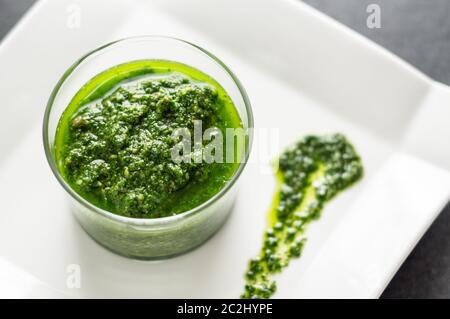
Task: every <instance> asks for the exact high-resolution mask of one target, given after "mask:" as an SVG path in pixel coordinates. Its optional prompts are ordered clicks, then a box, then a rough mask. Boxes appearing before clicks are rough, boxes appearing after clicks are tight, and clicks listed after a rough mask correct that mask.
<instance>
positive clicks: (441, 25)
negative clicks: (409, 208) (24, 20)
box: [0, 0, 450, 298]
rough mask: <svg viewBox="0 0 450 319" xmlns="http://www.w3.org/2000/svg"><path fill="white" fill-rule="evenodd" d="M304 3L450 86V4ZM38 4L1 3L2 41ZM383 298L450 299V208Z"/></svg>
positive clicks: (388, 0) (441, 0)
mask: <svg viewBox="0 0 450 319" xmlns="http://www.w3.org/2000/svg"><path fill="white" fill-rule="evenodd" d="M54 1H57V0H54ZM304 1H305V2H306V3H308V4H310V5H312V6H313V7H315V8H317V9H319V10H321V11H323V12H325V13H326V14H328V15H330V16H331V17H333V18H335V19H337V20H339V21H340V22H342V23H344V24H346V25H347V26H349V27H351V28H352V29H354V30H356V31H358V32H360V33H362V34H363V35H365V36H367V37H368V38H370V39H372V40H374V41H375V42H377V43H379V44H381V45H382V46H384V47H386V48H387V49H389V50H390V51H392V52H394V53H395V54H397V55H399V56H400V57H402V58H403V59H405V60H406V61H408V62H410V63H411V64H413V65H414V66H416V67H417V68H418V69H420V70H422V71H423V72H424V73H426V74H428V75H429V76H431V77H432V78H434V79H436V80H438V81H441V82H443V83H446V84H449V85H450V1H449V0H304ZM34 2H35V0H0V39H1V38H3V37H4V35H5V34H6V33H7V32H8V31H9V30H10V28H11V27H12V26H13V25H14V24H15V23H16V22H17V20H18V19H19V18H20V17H21V16H22V15H23V13H24V12H25V11H26V10H27V9H28V8H29V7H30V6H31V4H32V3H34ZM371 3H376V4H379V5H380V7H381V28H380V29H369V28H368V27H367V25H366V19H367V15H368V14H367V13H366V8H367V6H368V4H371ZM280 18H282V17H280ZM449 107H450V106H449ZM442 147H444V146H442ZM449 151H450V150H449ZM382 298H450V204H449V205H447V207H446V208H445V209H444V210H443V211H442V213H441V214H440V216H439V218H438V219H437V220H436V221H435V222H434V223H433V225H432V226H431V228H430V229H429V230H428V232H427V233H426V235H425V236H424V237H423V239H422V240H421V241H420V243H419V244H418V245H417V247H416V248H415V249H414V251H413V252H412V253H411V255H410V256H409V257H408V259H407V260H406V261H405V263H404V264H403V266H402V267H401V269H400V270H399V271H398V273H397V275H396V276H395V277H394V279H393V280H392V282H391V283H390V284H389V286H388V287H387V289H386V290H385V292H384V293H383V295H382Z"/></svg>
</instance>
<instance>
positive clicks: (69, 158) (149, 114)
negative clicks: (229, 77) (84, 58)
mask: <svg viewBox="0 0 450 319" xmlns="http://www.w3.org/2000/svg"><path fill="white" fill-rule="evenodd" d="M195 120H201V121H202V125H203V130H205V129H207V128H210V127H217V128H219V129H220V130H221V131H222V132H225V128H241V127H242V122H241V119H240V117H239V114H238V112H237V110H236V108H235V106H234V104H233V102H232V100H231V99H230V97H229V96H228V95H227V93H226V92H225V90H224V89H223V88H222V87H221V86H220V85H219V84H218V83H217V82H216V81H215V80H213V79H212V78H211V77H209V76H208V75H206V74H204V73H202V72H200V71H199V70H197V69H194V68H192V67H189V66H187V65H184V64H180V63H177V62H172V61H163V60H140V61H133V62H129V63H125V64H122V65H118V66H116V67H114V68H111V69H108V70H106V71H104V72H102V73H101V74H99V75H97V76H95V77H94V78H93V79H92V80H90V81H89V82H88V83H86V84H85V85H84V86H83V87H82V88H81V89H80V90H79V91H78V93H77V94H76V95H75V96H74V98H73V99H72V101H71V102H70V104H69V105H68V106H67V108H66V110H65V111H64V113H63V115H62V116H61V119H60V121H59V124H58V128H57V131H56V139H55V145H54V151H55V156H56V160H57V165H58V168H59V171H60V172H61V174H62V176H63V177H64V179H65V180H66V181H67V182H68V183H69V185H70V186H71V187H72V188H73V189H74V190H75V191H76V192H77V193H78V194H80V195H81V196H82V197H83V198H85V199H86V200H88V201H89V202H91V203H92V204H94V205H96V206H98V207H101V208H103V209H105V210H108V211H110V212H112V213H115V214H119V215H124V216H129V217H136V218H157V217H165V216H170V215H175V214H179V213H181V212H185V211H187V210H190V209H192V208H195V207H197V206H198V205H200V204H202V203H204V202H205V201H207V200H208V199H210V198H211V197H212V196H214V195H215V194H216V193H217V192H219V191H220V190H221V189H222V188H223V187H224V186H225V184H226V183H227V182H228V181H229V180H230V179H231V178H232V176H233V174H234V172H235V171H236V169H237V167H238V165H239V164H238V162H237V161H235V162H234V163H225V160H224V161H223V163H212V164H207V163H205V162H204V161H202V163H195V162H193V161H191V162H188V163H186V162H181V163H178V164H177V163H175V162H174V161H173V160H172V158H171V150H172V148H173V146H174V145H175V144H176V143H179V142H180V141H179V139H178V140H177V139H176V138H175V137H172V133H173V132H174V130H176V129H178V128H188V129H189V131H190V133H191V136H192V137H193V136H194V132H193V128H194V121H195ZM223 135H224V145H226V144H225V143H226V134H225V133H223ZM205 144H207V142H203V145H202V146H201V148H202V151H203V149H204V147H205ZM192 145H194V144H193V143H192ZM235 155H236V157H237V156H239V155H238V154H235ZM223 156H224V158H225V157H226V149H224V151H223Z"/></svg>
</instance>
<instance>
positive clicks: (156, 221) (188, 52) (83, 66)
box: [43, 36, 253, 259]
mask: <svg viewBox="0 0 450 319" xmlns="http://www.w3.org/2000/svg"><path fill="white" fill-rule="evenodd" d="M135 60H169V61H174V62H180V63H183V64H187V65H189V66H191V67H194V68H196V69H198V70H200V71H202V72H204V73H205V74H207V75H209V76H211V77H212V78H213V79H215V80H216V81H217V82H218V83H220V85H221V86H222V87H223V88H224V89H225V91H226V92H227V93H228V95H229V96H230V98H231V99H232V100H233V102H234V105H235V107H236V108H237V110H238V112H239V115H240V117H241V120H242V123H243V127H244V130H246V131H247V132H248V134H247V136H246V147H245V150H244V156H243V160H242V161H241V163H240V164H239V167H238V169H237V170H236V171H235V173H234V175H233V177H232V179H231V180H230V181H229V182H228V183H227V184H226V185H225V186H224V187H223V188H222V189H221V190H220V191H219V192H218V193H217V194H215V195H214V196H213V197H211V198H210V199H209V200H208V201H206V202H204V203H203V204H201V205H200V206H198V207H195V208H193V209H191V210H189V211H186V212H183V213H180V214H178V215H175V216H170V217H162V218H153V219H144V218H130V217H125V216H120V215H117V214H113V213H111V212H108V211H106V210H103V209H101V208H99V207H96V206H94V205H93V204H91V203H90V202H88V201H87V200H85V199H84V198H83V197H81V196H80V195H79V194H78V193H76V192H75V191H74V190H73V189H72V188H71V187H70V185H69V184H68V183H67V182H66V181H65V179H64V178H63V177H62V175H61V174H60V172H59V170H58V167H57V164H56V161H55V154H54V147H53V146H54V141H55V133H56V129H57V126H58V122H59V119H60V117H61V115H62V113H63V111H64V110H65V108H66V107H67V105H69V103H70V101H71V99H72V97H73V96H74V95H75V94H76V93H77V92H78V90H79V89H80V88H81V87H82V86H83V85H84V84H85V83H87V82H88V81H89V80H90V79H92V78H93V77H94V76H96V75H97V74H99V73H101V72H103V71H105V70H107V69H109V68H111V67H113V66H116V65H119V64H123V63H126V62H130V61H135ZM252 129H253V116H252V111H251V106H250V102H249V99H248V97H247V94H246V93H245V90H244V88H243V87H242V85H241V84H240V82H239V80H238V79H237V78H236V76H235V75H234V74H233V73H232V72H231V71H230V70H229V69H228V67H227V66H226V65H225V64H224V63H222V62H221V61H220V60H219V59H218V58H217V57H215V56H214V55H212V54H211V53H209V52H208V51H206V50H204V49H202V48H200V47H198V46H196V45H194V44H192V43H189V42H186V41H183V40H179V39H175V38H169V37H157V36H144V37H134V38H127V39H123V40H119V41H115V42H112V43H109V44H107V45H104V46H102V47H100V48H98V49H96V50H94V51H92V52H90V53H88V54H87V55H85V56H83V57H82V58H81V59H79V60H78V61H77V62H76V63H75V64H73V65H72V66H71V67H70V68H69V69H68V70H67V71H66V72H65V74H64V75H63V77H62V78H61V79H60V81H59V82H58V84H57V85H56V87H55V88H54V90H53V92H52V94H51V96H50V99H49V101H48V105H47V108H46V111H45V116H44V127H43V135H44V148H45V153H46V156H47V160H48V163H49V165H50V167H51V169H52V171H53V173H54V174H55V176H56V178H57V179H58V181H59V183H60V184H61V185H62V187H63V188H64V190H65V191H66V193H67V194H68V197H69V199H70V203H71V207H72V210H73V213H74V214H75V216H76V218H77V220H78V221H79V223H80V224H81V226H82V227H83V229H84V230H85V231H86V232H87V233H88V234H89V235H90V236H91V237H92V238H93V239H95V240H96V241H97V242H98V243H99V244H101V245H102V246H104V247H106V248H108V249H110V250H112V251H113V252H116V253H118V254H121V255H123V256H128V257H132V258H137V259H160V258H167V257H171V256H175V255H178V254H181V253H184V252H187V251H189V250H191V249H193V248H195V247H197V246H199V245H200V244H202V243H203V242H205V241H206V240H207V239H208V238H209V237H211V236H212V235H213V234H214V233H215V232H216V231H217V230H218V229H219V228H220V226H221V225H222V224H223V223H224V222H225V220H226V218H227V216H228V214H229V213H230V210H231V206H232V204H233V201H234V198H235V195H236V186H237V185H236V184H237V183H236V182H237V180H238V179H239V176H240V175H241V173H242V170H243V169H244V167H245V164H246V161H247V159H248V156H249V152H250V148H251V144H252V134H251V133H252Z"/></svg>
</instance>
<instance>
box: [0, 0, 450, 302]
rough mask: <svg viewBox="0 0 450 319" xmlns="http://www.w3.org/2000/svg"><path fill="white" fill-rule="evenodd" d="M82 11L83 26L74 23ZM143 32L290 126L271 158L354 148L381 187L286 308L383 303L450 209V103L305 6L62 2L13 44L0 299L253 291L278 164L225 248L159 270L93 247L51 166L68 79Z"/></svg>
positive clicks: (344, 225)
mask: <svg viewBox="0 0 450 319" xmlns="http://www.w3.org/2000/svg"><path fill="white" fill-rule="evenodd" d="M78 13H80V15H79V17H80V18H81V19H80V25H79V27H77V24H76V23H75V24H73V21H72V22H71V20H70V19H72V18H73V14H78ZM143 34H160V35H169V36H175V37H179V38H182V39H186V40H189V41H191V42H194V43H197V44H199V45H200V46H202V47H204V48H207V49H208V50H210V51H211V52H213V53H214V54H216V55H217V56H219V57H220V58H221V59H222V60H223V61H224V62H225V63H226V64H227V65H228V66H230V68H231V69H232V70H233V71H234V72H235V73H236V75H237V76H238V77H239V78H240V79H241V81H242V82H243V84H244V86H245V88H246V89H247V92H248V94H249V96H250V100H251V102H252V105H253V109H254V116H255V122H256V127H257V128H260V129H261V128H266V129H279V132H280V143H279V145H278V147H277V148H276V149H271V150H270V156H266V158H267V160H268V159H269V158H270V157H272V156H275V154H277V153H278V152H279V151H281V149H282V148H284V147H285V146H287V145H289V144H290V143H292V142H294V141H295V140H296V139H298V138H300V137H301V136H302V135H304V134H306V133H326V132H343V133H344V134H346V135H347V136H348V138H349V139H350V140H351V141H352V142H353V143H354V144H355V146H356V148H357V150H358V151H359V153H360V154H361V156H362V159H363V162H364V166H365V170H366V175H365V177H364V179H363V180H362V182H360V183H358V184H357V185H356V186H355V187H353V188H352V189H350V190H348V191H346V192H344V193H342V194H341V195H339V196H338V197H337V198H336V199H334V200H333V201H332V202H331V203H330V204H329V205H327V206H326V208H325V211H324V214H323V217H322V219H321V220H320V221H319V222H316V223H314V224H313V225H312V226H311V227H310V229H309V232H308V238H309V241H308V244H307V245H306V247H305V250H304V254H303V256H302V258H301V259H299V260H295V261H293V262H292V263H291V265H290V266H289V268H287V269H286V270H285V271H284V272H283V273H282V274H281V275H280V276H279V278H278V292H277V293H276V295H275V297H280V298H281V297H287V298H301V297H308V298H309V297H325V298H327V297H338V298H345V297H356V298H375V297H378V296H379V294H380V293H381V292H382V291H383V289H384V288H385V286H386V284H387V283H388V282H389V280H390V279H391V277H392V276H393V274H394V273H395V271H396V270H397V269H398V267H399V266H400V265H401V263H402V262H403V260H404V258H405V257H406V256H407V255H408V253H409V252H410V251H411V249H412V248H413V247H414V245H415V244H416V242H417V241H418V240H419V239H420V237H421V236H422V234H423V233H424V232H425V230H426V229H427V228H428V226H429V225H430V223H431V222H432V221H433V220H434V218H435V217H436V215H437V214H438V213H439V212H440V209H441V208H442V207H443V206H444V205H445V204H446V203H447V201H448V199H449V197H450V196H449V195H450V150H449V149H448V140H449V138H450V126H448V124H447V122H448V119H449V118H450V90H449V89H448V88H447V87H445V86H444V85H441V84H438V83H435V82H433V81H431V80H430V79H428V78H427V77H425V76H424V75H422V74H421V73H419V72H418V71H416V70H415V69H413V68H412V67H411V66H409V65H407V64H406V63H405V62H403V61H401V60H400V59H398V58H397V57H395V56H393V55H392V54H390V53H388V52H387V51H385V50H383V49H382V48H380V47H378V46H377V45H375V44H373V43H371V42H369V41H368V40H366V39H364V38H362V37H361V36H359V35H357V34H356V33H354V32H352V31H350V30H349V29H347V28H345V27H343V26H342V25H340V24H338V23H336V22H335V21H333V20H331V19H330V18H327V17H326V16H324V15H322V14H320V13H318V12H316V11H315V10H313V9H311V8H310V7H308V6H306V5H304V4H303V3H301V2H298V1H294V0H245V1H242V0H215V1H204V0H203V1H202V0H154V1H144V0H140V1H139V0H134V1H130V0H110V1H108V4H107V5H105V3H104V2H103V1H89V0H76V1H75V0H58V1H56V0H53V1H40V2H39V3H37V4H36V5H35V6H34V7H33V8H32V10H30V11H29V12H28V13H27V15H26V16H25V18H24V19H22V20H21V22H20V23H19V24H18V26H17V27H16V28H15V29H14V30H13V31H12V32H11V33H10V34H9V36H7V37H6V39H5V40H4V41H3V43H2V44H1V46H0V70H1V71H0V90H1V91H0V101H2V103H1V113H0V114H1V116H0V143H1V144H0V146H1V148H0V150H1V158H0V197H1V203H2V208H1V211H0V296H6V297H47V296H60V297H62V296H68V297H77V296H80V297H137V298H140V297H145V298H164V297H165V298H175V297H179V298H205V297H210V298H219V297H223V298H234V297H238V296H239V295H240V293H241V292H242V290H243V286H244V280H243V274H244V272H245V269H246V265H247V261H248V259H249V258H251V257H253V256H254V255H255V254H257V252H258V250H259V247H260V244H261V241H262V234H263V230H264V226H265V222H266V217H265V215H266V211H267V209H268V207H269V204H270V202H271V197H272V192H273V186H274V180H273V176H272V175H271V174H268V173H267V167H266V166H265V164H264V163H262V164H257V163H256V162H255V161H254V162H253V163H250V164H249V165H248V166H247V168H246V170H245V172H244V174H243V175H242V177H241V184H240V192H239V194H238V199H237V202H236V205H235V207H234V212H233V214H232V216H231V218H230V219H229V220H228V222H227V223H226V225H225V226H224V227H223V228H222V229H221V230H220V232H219V233H218V234H217V235H216V236H214V237H213V238H212V239H211V240H209V241H208V242H207V243H206V244H204V245H203V246H201V247H200V248H198V249H196V250H195V251H193V252H190V253H188V254H185V255H183V256H180V257H176V258H173V259H169V260H166V261H160V262H142V261H134V260H130V259H126V258H123V257H120V256H117V255H114V254H112V253H110V252H109V251H106V250H105V249H103V248H102V247H100V246H99V245H97V244H96V243H95V242H93V241H92V240H91V239H90V238H89V237H88V236H87V235H86V234H85V233H84V232H83V231H82V230H81V228H80V226H79V225H78V224H77V223H76V222H75V220H74V218H73V217H72V215H71V214H70V212H69V211H68V208H67V206H66V202H65V196H64V194H63V190H62V189H61V187H60V186H59V185H58V183H57V181H56V179H55V178H54V177H53V176H52V174H51V172H50V169H49V167H48V165H47V163H46V160H45V156H44V152H43V146H42V137H41V126H42V116H43V113H44V108H45V105H46V102H47V99H48V97H49V95H50V92H51V90H52V89H53V86H54V85H55V84H56V82H57V80H58V79H59V77H60V76H61V75H62V73H63V72H64V71H65V70H66V69H67V68H68V66H69V65H71V64H72V62H74V61H75V60H76V59H77V58H78V57H80V56H81V55H82V54H84V53H86V52H87V51H90V50H91V49H93V48H95V47H98V46H99V45H101V44H104V43H107V42H109V41H111V40H115V39H118V38H122V37H125V36H133V35H143ZM262 138H263V137H262V136H261V138H260V140H261V139H262ZM255 146H256V147H255V149H254V152H253V154H252V156H253V157H256V156H257V155H258V154H256V152H258V140H256V141H255ZM263 155H264V154H263ZM266 155H267V154H266ZM71 264H76V265H79V266H80V267H81V275H82V276H81V288H78V289H70V288H68V286H67V285H66V280H67V276H68V272H67V270H68V267H69V265H71ZM69 270H70V267H69Z"/></svg>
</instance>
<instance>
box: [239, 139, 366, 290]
mask: <svg viewBox="0 0 450 319" xmlns="http://www.w3.org/2000/svg"><path fill="white" fill-rule="evenodd" d="M278 164H279V169H278V170H277V172H276V178H277V190H276V193H275V196H274V199H273V205H272V208H271V209H270V211H269V215H268V218H269V225H268V228H267V229H266V231H265V235H264V244H263V247H262V249H261V252H260V253H259V255H258V256H257V257H256V258H254V259H252V260H251V261H250V262H249V265H248V270H247V273H246V275H245V277H246V285H245V291H244V293H243V294H242V296H241V298H270V297H271V296H272V295H273V293H274V292H275V291H276V282H275V281H274V280H273V276H274V275H276V274H278V273H280V272H281V271H282V269H283V268H285V267H287V266H288V265H289V262H290V261H291V259H293V258H298V257H300V255H301V253H302V249H303V246H304V245H305V242H306V238H305V232H306V228H307V226H308V224H309V223H310V222H312V221H313V220H317V219H319V217H320V214H321V212H322V210H323V208H324V205H325V204H326V203H327V202H328V201H329V200H331V199H332V198H333V197H334V196H336V195H337V194H338V193H339V192H340V191H342V190H344V189H346V188H347V187H349V186H351V185H353V184H354V183H355V182H357V181H358V180H359V179H361V177H362V176H363V167H362V163H361V159H360V157H359V155H358V154H357V153H356V151H355V149H354V148H353V146H352V145H351V144H350V143H349V142H348V141H347V139H346V138H345V137H344V136H343V135H341V134H334V135H326V136H306V137H304V138H303V139H301V140H300V141H298V142H297V143H296V144H295V145H293V146H292V147H291V148H289V149H287V150H286V151H285V152H283V153H282V154H281V156H280V158H279V161H278Z"/></svg>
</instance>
